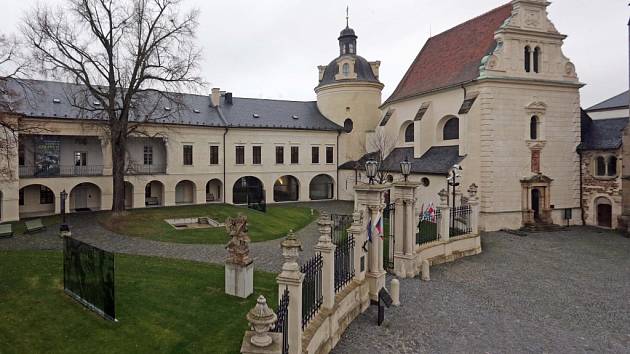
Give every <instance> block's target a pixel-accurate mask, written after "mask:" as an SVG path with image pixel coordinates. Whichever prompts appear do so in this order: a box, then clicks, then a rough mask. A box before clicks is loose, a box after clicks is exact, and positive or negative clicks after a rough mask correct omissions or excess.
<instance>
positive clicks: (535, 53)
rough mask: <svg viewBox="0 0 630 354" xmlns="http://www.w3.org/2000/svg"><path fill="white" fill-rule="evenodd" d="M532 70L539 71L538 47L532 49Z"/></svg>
mask: <svg viewBox="0 0 630 354" xmlns="http://www.w3.org/2000/svg"><path fill="white" fill-rule="evenodd" d="M534 72H535V73H539V72H540V47H536V48H535V49H534Z"/></svg>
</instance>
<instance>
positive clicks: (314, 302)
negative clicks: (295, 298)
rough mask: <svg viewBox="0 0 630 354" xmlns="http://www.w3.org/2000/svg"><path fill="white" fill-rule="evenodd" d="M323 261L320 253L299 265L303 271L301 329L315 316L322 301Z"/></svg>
mask: <svg viewBox="0 0 630 354" xmlns="http://www.w3.org/2000/svg"><path fill="white" fill-rule="evenodd" d="M323 264H324V262H323V260H322V255H321V254H319V253H318V254H316V255H315V256H313V258H311V259H309V260H308V261H306V263H304V264H303V265H302V266H301V267H300V271H301V272H302V273H304V281H303V282H302V329H304V328H306V326H307V325H308V323H309V322H310V321H311V320H312V319H313V317H315V315H316V314H317V312H318V311H319V308H320V307H321V306H322V303H323V302H324V297H323V296H322V266H323Z"/></svg>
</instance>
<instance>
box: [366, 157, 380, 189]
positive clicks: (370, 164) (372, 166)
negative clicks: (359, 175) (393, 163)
mask: <svg viewBox="0 0 630 354" xmlns="http://www.w3.org/2000/svg"><path fill="white" fill-rule="evenodd" d="M377 170H378V162H376V161H375V160H368V161H367V162H366V163H365V174H366V175H367V178H368V180H369V181H370V184H374V177H376V171H377Z"/></svg>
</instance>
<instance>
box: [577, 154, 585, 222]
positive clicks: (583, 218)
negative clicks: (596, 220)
mask: <svg viewBox="0 0 630 354" xmlns="http://www.w3.org/2000/svg"><path fill="white" fill-rule="evenodd" d="M578 155H580V218H581V219H582V226H584V225H586V219H585V217H584V189H583V188H584V186H583V185H582V184H583V182H582V150H578Z"/></svg>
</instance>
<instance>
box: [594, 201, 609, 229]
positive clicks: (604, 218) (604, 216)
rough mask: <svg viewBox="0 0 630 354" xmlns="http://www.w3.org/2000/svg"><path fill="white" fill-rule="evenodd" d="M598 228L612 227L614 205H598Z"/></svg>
mask: <svg viewBox="0 0 630 354" xmlns="http://www.w3.org/2000/svg"><path fill="white" fill-rule="evenodd" d="M597 226H601V227H608V228H611V227H612V205H610V204H605V203H600V204H597Z"/></svg>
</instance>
